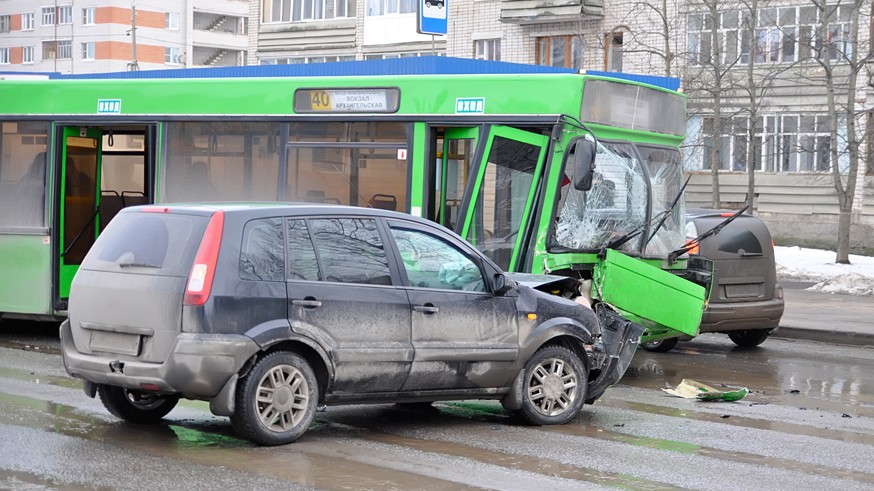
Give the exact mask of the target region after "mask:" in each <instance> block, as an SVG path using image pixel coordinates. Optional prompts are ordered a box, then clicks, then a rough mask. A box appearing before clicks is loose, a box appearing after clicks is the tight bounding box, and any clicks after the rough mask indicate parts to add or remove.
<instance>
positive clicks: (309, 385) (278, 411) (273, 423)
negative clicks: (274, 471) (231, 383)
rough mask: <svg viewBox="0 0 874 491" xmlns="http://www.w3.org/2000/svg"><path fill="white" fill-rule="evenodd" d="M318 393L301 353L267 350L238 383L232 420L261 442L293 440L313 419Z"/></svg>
mask: <svg viewBox="0 0 874 491" xmlns="http://www.w3.org/2000/svg"><path fill="white" fill-rule="evenodd" d="M318 394H319V391H318V382H316V376H315V374H314V373H313V370H312V368H311V367H310V365H309V363H307V361H306V360H304V359H303V357H301V356H300V355H297V354H295V353H290V352H287V351H279V352H276V353H272V354H269V355H267V356H265V357H264V358H262V359H261V360H260V361H259V362H258V363H256V364H255V366H254V367H253V368H252V370H251V371H250V372H249V374H248V375H246V376H245V377H244V378H243V379H241V380H240V383H239V384H238V385H237V394H236V401H235V402H236V404H235V407H236V409H235V411H234V414H233V415H232V416H231V424H233V426H234V428H235V429H236V430H237V433H239V434H240V435H241V436H243V437H244V438H247V439H249V440H251V441H253V442H255V443H259V444H261V445H285V444H287V443H292V442H294V441H295V440H297V439H298V438H300V436H301V435H303V434H304V432H305V431H306V430H307V428H308V427H309V425H310V423H311V422H312V421H313V416H314V415H315V413H316V407H317V406H316V405H317V403H318Z"/></svg>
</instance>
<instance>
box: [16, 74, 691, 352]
mask: <svg viewBox="0 0 874 491" xmlns="http://www.w3.org/2000/svg"><path fill="white" fill-rule="evenodd" d="M0 100H2V101H3V103H2V104H0V127H2V135H0V278H2V282H0V316H2V317H24V318H33V319H57V318H61V317H63V316H64V315H65V314H66V305H67V298H68V296H69V290H70V282H71V280H72V278H73V276H74V275H75V273H76V271H77V268H78V265H79V264H80V263H81V261H82V259H83V257H84V256H85V254H86V253H87V251H88V249H89V247H90V246H91V245H92V244H93V242H94V240H95V238H96V237H97V236H98V235H99V234H100V231H101V230H102V229H103V227H104V226H105V225H106V224H107V223H108V222H109V221H110V220H111V219H112V217H113V216H114V215H115V214H116V213H117V212H118V211H119V210H120V209H121V208H123V207H126V206H131V205H137V204H146V203H169V202H186V201H188V202H191V201H195V202H196V201H225V202H227V201H283V202H284V201H310V202H322V203H340V204H346V205H355V206H371V207H378V208H387V209H394V210H399V211H405V212H407V213H410V214H413V215H418V216H422V217H426V218H428V219H431V220H433V221H435V222H438V223H440V224H442V225H445V226H446V227H449V228H451V229H454V230H455V231H456V232H458V233H459V234H460V235H461V236H462V237H464V238H465V239H467V240H468V241H469V242H471V243H472V244H474V245H475V246H476V247H478V248H479V249H481V250H482V251H484V252H485V253H486V254H487V255H488V256H489V257H491V258H492V259H493V260H494V261H495V262H496V263H497V264H498V265H499V266H501V267H502V268H504V269H505V270H508V271H515V272H525V273H535V274H539V273H543V274H551V275H560V276H566V277H571V278H576V279H579V280H580V284H581V285H582V288H583V289H584V290H585V291H584V292H585V293H588V294H590V295H591V297H592V298H593V300H594V301H596V302H606V303H608V304H610V305H611V306H613V307H615V308H616V309H618V311H619V312H620V313H621V314H622V315H623V316H625V317H626V318H628V319H629V320H632V321H634V322H638V323H640V324H642V325H643V326H644V327H645V328H646V329H647V331H646V334H645V336H644V338H643V340H644V341H646V340H656V339H660V338H664V337H671V336H677V335H678V334H680V333H682V334H686V335H690V336H694V335H696V334H697V329H698V323H699V322H700V318H701V313H702V310H703V305H704V298H705V295H704V292H705V288H704V287H702V286H701V285H699V284H696V283H695V282H693V281H689V280H688V279H686V278H692V277H693V276H694V275H691V274H690V272H689V271H688V270H687V269H686V264H685V261H684V260H682V257H681V258H680V260H679V261H673V260H669V255H670V253H671V252H672V251H674V250H676V249H678V248H679V247H681V246H682V245H683V242H684V240H685V234H684V208H683V201H682V187H683V182H682V176H683V173H682V166H681V161H680V154H679V145H680V143H681V141H682V138H683V133H684V129H685V97H684V95H683V94H681V93H678V92H676V91H672V90H668V89H665V88H662V87H658V86H654V85H649V84H646V83H641V82H636V81H631V80H625V79H619V78H614V77H610V76H602V75H591V74H588V75H587V74H581V73H509V74H462V75H440V74H433V75H392V76H379V75H376V76H309V77H225V78H193V77H192V78H160V77H153V78H146V77H143V78H129V79H101V78H91V79H64V78H61V79H49V80H0ZM592 154H594V160H592V158H591V156H592ZM586 280H589V281H590V283H589V282H585V281H586Z"/></svg>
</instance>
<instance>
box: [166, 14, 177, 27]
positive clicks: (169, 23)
mask: <svg viewBox="0 0 874 491" xmlns="http://www.w3.org/2000/svg"><path fill="white" fill-rule="evenodd" d="M164 27H166V28H167V29H170V30H173V31H176V30H178V29H179V14H178V13H176V12H167V15H166V18H165V19H164Z"/></svg>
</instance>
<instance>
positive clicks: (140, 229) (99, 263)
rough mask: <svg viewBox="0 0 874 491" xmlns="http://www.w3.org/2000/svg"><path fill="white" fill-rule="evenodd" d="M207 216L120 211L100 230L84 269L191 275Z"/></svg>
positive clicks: (162, 274)
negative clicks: (101, 231) (192, 264)
mask: <svg viewBox="0 0 874 491" xmlns="http://www.w3.org/2000/svg"><path fill="white" fill-rule="evenodd" d="M207 222H209V219H208V218H207V217H200V216H190V215H180V214H171V213H160V214H158V213H137V212H132V213H119V214H118V215H117V216H116V217H115V218H113V219H112V221H111V222H110V223H109V224H108V225H107V226H106V230H104V231H103V233H102V234H100V237H98V239H97V241H96V242H95V243H94V246H93V247H92V248H91V251H90V252H89V253H88V255H87V257H86V258H85V261H84V262H83V263H82V266H81V267H82V269H89V270H95V271H122V270H123V271H125V272H126V273H129V274H144V275H161V276H187V275H188V273H189V272H190V270H191V263H192V262H193V261H194V255H195V253H196V252H197V246H198V244H199V243H200V238H201V237H202V236H203V231H204V230H205V229H206V224H207Z"/></svg>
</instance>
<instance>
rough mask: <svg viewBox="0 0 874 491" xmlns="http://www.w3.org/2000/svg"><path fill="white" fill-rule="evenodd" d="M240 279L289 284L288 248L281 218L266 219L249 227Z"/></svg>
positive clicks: (247, 225) (241, 255) (247, 224)
mask: <svg viewBox="0 0 874 491" xmlns="http://www.w3.org/2000/svg"><path fill="white" fill-rule="evenodd" d="M240 278H242V279H244V280H255V281H284V280H285V248H284V247H283V237H282V220H281V219H280V218H262V219H260V220H251V221H249V222H248V223H246V226H245V227H244V228H243V245H242V247H241V248H240Z"/></svg>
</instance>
